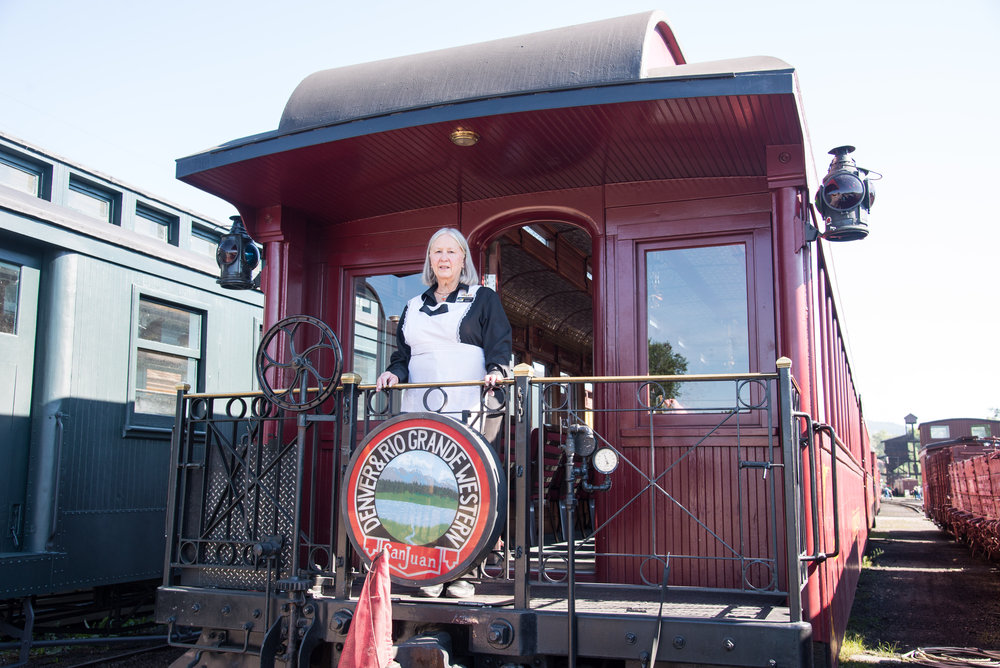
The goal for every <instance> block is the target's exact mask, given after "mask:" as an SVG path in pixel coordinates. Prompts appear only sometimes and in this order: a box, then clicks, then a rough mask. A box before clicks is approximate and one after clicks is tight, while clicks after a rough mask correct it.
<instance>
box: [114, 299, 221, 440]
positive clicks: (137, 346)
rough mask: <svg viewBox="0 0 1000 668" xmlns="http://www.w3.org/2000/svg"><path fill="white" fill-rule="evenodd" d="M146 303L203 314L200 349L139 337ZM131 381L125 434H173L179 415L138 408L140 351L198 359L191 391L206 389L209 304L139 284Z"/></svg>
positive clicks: (132, 336) (131, 322)
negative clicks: (147, 411) (140, 286)
mask: <svg viewBox="0 0 1000 668" xmlns="http://www.w3.org/2000/svg"><path fill="white" fill-rule="evenodd" d="M143 302H147V303H154V304H160V305H162V306H167V307H170V308H175V309H180V310H183V311H187V312H189V313H191V314H193V315H197V316H198V317H199V319H200V320H199V325H200V326H199V332H198V334H197V336H196V337H195V339H196V340H195V341H189V344H191V343H196V344H197V348H195V347H193V346H192V345H188V346H176V345H171V344H168V343H161V342H159V341H149V340H146V339H142V338H140V337H139V314H140V311H141V305H142V303H143ZM129 327H130V333H129V374H128V377H129V382H128V396H127V399H126V405H127V412H126V418H125V429H124V431H125V434H126V435H129V433H136V432H144V435H147V434H148V433H160V434H165V435H167V436H169V434H170V433H171V431H172V429H173V424H174V419H175V417H176V416H175V414H174V413H170V414H168V415H161V414H157V413H144V412H139V411H137V410H136V407H135V404H136V394H137V390H138V387H137V385H138V382H139V369H138V364H139V353H140V351H143V350H145V351H151V352H157V353H164V354H169V355H176V356H181V357H186V358H187V359H189V360H191V359H193V360H195V372H194V376H195V377H194V378H189V379H188V383H189V384H190V385H191V389H190V392H204V391H205V378H206V360H205V351H206V341H207V331H208V307H207V305H205V304H198V303H194V302H191V301H185V300H178V299H177V298H176V297H175V296H171V295H167V294H165V293H161V292H157V291H154V290H148V289H140V288H138V287H137V286H136V287H133V290H132V311H131V315H130V317H129Z"/></svg>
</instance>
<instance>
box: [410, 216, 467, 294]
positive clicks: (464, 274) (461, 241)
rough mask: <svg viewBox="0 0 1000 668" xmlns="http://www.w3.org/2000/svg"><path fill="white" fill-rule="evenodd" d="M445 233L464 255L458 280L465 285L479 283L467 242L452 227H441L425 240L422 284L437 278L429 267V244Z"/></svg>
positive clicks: (430, 282) (432, 282)
mask: <svg viewBox="0 0 1000 668" xmlns="http://www.w3.org/2000/svg"><path fill="white" fill-rule="evenodd" d="M445 234H447V235H448V236H450V237H451V238H452V239H454V240H455V241H457V242H458V245H459V247H460V248H461V249H462V253H463V254H464V255H465V261H464V262H462V274H461V275H460V276H459V277H458V280H459V282H461V283H465V284H466V285H476V284H477V283H479V274H478V273H477V272H476V267H475V266H474V265H473V264H472V260H471V259H470V257H469V256H470V255H471V252H470V251H469V242H468V241H466V240H465V237H464V236H462V233H461V232H459V231H458V230H456V229H455V228H454V227H442V228H441V229H440V230H438V231H437V232H435V233H434V235H433V236H432V237H431V240H430V241H428V242H427V250H425V251H424V275H423V276H422V278H423V281H424V285H434V284H435V283H436V282H437V279H436V278H435V277H434V271H433V270H432V269H431V246H433V245H434V242H435V241H437V240H438V239H440V238H441V237H442V236H444V235H445Z"/></svg>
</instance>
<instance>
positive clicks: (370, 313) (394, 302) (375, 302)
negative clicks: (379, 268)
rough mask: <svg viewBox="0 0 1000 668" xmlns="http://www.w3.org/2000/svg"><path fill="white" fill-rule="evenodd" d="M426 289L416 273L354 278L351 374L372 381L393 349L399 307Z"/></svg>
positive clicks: (387, 362) (383, 367) (385, 364)
mask: <svg viewBox="0 0 1000 668" xmlns="http://www.w3.org/2000/svg"><path fill="white" fill-rule="evenodd" d="M426 289H427V286H426V285H424V284H423V281H422V280H421V279H420V274H419V273H417V274H409V275H403V276H396V275H393V274H385V275H381V276H365V277H359V278H356V279H354V367H353V370H354V373H357V374H360V375H361V378H362V382H363V383H374V382H375V379H376V378H378V375H379V374H380V373H382V372H383V371H385V368H386V367H387V366H389V357H390V356H391V355H392V353H393V352H394V351H395V350H396V325H397V324H398V323H399V317H400V316H401V315H402V314H403V307H405V306H406V302H407V301H409V300H410V299H411V298H413V297H416V296H417V295H418V294H420V293H421V292H423V291H424V290H426Z"/></svg>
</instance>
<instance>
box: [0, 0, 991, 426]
mask: <svg viewBox="0 0 1000 668" xmlns="http://www.w3.org/2000/svg"><path fill="white" fill-rule="evenodd" d="M651 9H660V10H663V11H664V12H665V13H666V15H667V17H668V21H669V23H670V25H671V27H672V29H673V30H674V33H675V35H676V36H677V39H678V41H679V43H680V46H681V49H682V50H683V52H684V54H685V56H686V58H687V60H688V61H689V62H700V61H708V60H718V59H723V58H734V57H742V56H752V55H768V56H775V57H777V58H781V59H782V60H785V61H786V62H788V63H790V64H791V65H793V66H794V67H795V68H796V69H797V70H798V73H799V78H800V85H801V88H802V95H803V99H804V104H805V115H806V121H807V123H808V125H809V129H810V132H811V138H812V148H813V154H814V156H815V161H816V165H817V169H818V170H819V171H820V172H821V173H822V172H825V169H826V166H827V164H828V163H829V156H827V155H826V152H827V151H828V150H829V149H830V148H832V147H834V146H838V145H841V144H853V145H855V146H856V147H857V152H856V153H855V158H856V159H857V161H858V164H859V165H861V166H863V167H868V168H870V169H873V170H875V171H878V172H881V173H882V174H883V175H884V178H883V179H882V181H880V182H879V183H878V187H879V190H878V196H877V197H878V198H877V200H876V203H875V207H874V209H873V211H872V220H871V234H870V236H869V237H868V239H866V240H864V241H855V242H850V243H841V244H837V245H836V246H835V247H834V249H833V250H834V257H835V261H836V265H837V269H838V272H839V273H838V275H839V286H840V296H841V304H842V307H843V311H844V317H845V319H846V321H847V326H848V329H849V335H850V339H851V347H852V351H851V352H852V354H853V367H854V372H855V376H856V379H857V383H858V387H859V389H860V390H861V392H862V396H863V401H864V405H865V412H866V415H867V417H868V419H869V421H872V422H894V423H897V424H902V418H903V416H905V415H906V414H908V413H913V414H915V415H916V416H917V417H918V418H919V419H920V420H921V421H927V420H935V419H942V418H948V417H985V416H987V415H988V413H989V411H990V409H992V408H1000V300H998V283H1000V281H998V274H1000V269H998V267H997V264H998V262H997V260H998V253H1000V214H998V213H997V198H996V191H995V190H994V188H996V187H997V186H996V183H997V180H998V179H997V176H998V171H1000V170H998V167H997V162H998V160H1000V136H998V134H1000V133H998V130H997V126H996V124H997V121H996V115H997V110H998V109H1000V93H998V75H997V67H998V65H1000V47H998V46H997V44H998V43H1000V40H998V39H997V38H996V35H997V34H998V32H1000V2H997V1H996V0H959V1H958V2H952V3H943V2H927V1H923V0H912V1H904V0H895V1H887V0H882V1H880V0H865V1H856V0H841V1H840V2H835V3H830V2H824V3H819V2H808V1H807V2H802V1H801V0H775V1H772V2H768V1H765V2H759V3H748V2H745V0H740V1H736V0H724V1H719V2H712V1H711V0H699V1H693V0H654V2H648V0H647V1H643V2H639V3H636V2H633V1H632V0H619V1H618V2H597V1H593V0H576V1H574V2H546V1H545V0H531V1H524V0H505V1H504V2H501V3H496V5H495V6H494V5H493V4H491V3H485V2H478V3H445V2H439V1H437V0H423V1H422V2H397V1H393V2H381V1H379V0H371V1H370V2H366V3H355V2H350V3H348V2H346V1H344V0H341V1H337V2H333V1H328V2H320V1H313V2H307V1H303V0H286V1H285V2H283V3H278V2H273V1H270V2H262V1H260V0H224V1H213V0H170V1H169V2H136V1H135V0H88V1H86V2H84V1H83V0H48V1H43V2H39V1H37V0H0V57H2V62H3V66H2V67H0V130H2V131H3V132H6V133H8V134H10V135H13V136H15V137H18V138H20V139H23V140H25V141H27V142H29V143H32V144H35V145H37V146H39V147H41V148H42V149H45V150H48V151H50V152H54V153H57V154H59V155H61V156H63V157H65V158H67V159H69V160H71V161H75V162H79V163H82V164H84V165H86V166H88V167H91V168H93V169H96V170H97V171H100V172H103V173H105V174H107V175H110V176H113V177H115V178H117V179H119V180H121V181H123V182H125V183H127V184H129V185H132V186H136V187H139V188H141V189H143V190H146V191H149V192H151V193H153V194H155V195H158V196H160V197H163V198H165V199H167V200H169V201H172V202H174V203H175V204H177V205H180V206H181V207H183V208H188V209H193V210H195V211H198V212H200V213H202V214H204V215H207V216H209V217H212V218H214V219H217V220H223V221H224V220H225V219H226V218H227V217H228V216H229V215H231V214H233V213H235V212H234V211H233V210H232V209H231V207H229V205H227V204H226V203H224V202H222V201H221V200H218V199H216V198H214V197H211V196H209V195H206V194H204V193H201V192H200V191H198V190H195V189H193V188H191V187H189V186H186V185H185V184H183V183H180V182H179V181H177V180H176V179H175V178H174V160H176V159H177V158H180V157H183V156H186V155H190V154H192V153H196V152H199V151H201V150H204V149H206V148H209V147H211V146H214V145H216V144H219V143H222V142H226V141H229V140H232V139H236V138H239V137H245V136H247V135H251V134H256V133H258V132H264V131H268V130H273V129H275V128H276V127H277V125H278V119H279V118H280V116H281V111H282V109H283V107H284V104H285V101H286V100H287V99H288V96H289V94H290V93H291V92H292V90H293V89H294V88H295V86H296V85H297V84H298V83H299V82H300V81H301V80H302V79H303V78H304V77H305V76H307V75H308V74H310V73H312V72H314V71H316V70H320V69H326V68H330V67H338V66H342V65H349V64H353V63H358V62H367V61H371V60H380V59H383V58H389V57H394V56H401V55H406V54H410V53H418V52H422V51H430V50H434V49H439V48H444V47H449V46H458V45H461V44H471V43H475V42H481V41H485V40H489V39H495V38H499V37H507V36H511V35H518V34H523V33H528V32H535V31H538V30H545V29H549V28H556V27H561V26H565V25H572V24H576V23H584V22H587V21H593V20H598V19H603V18H609V17H612V16H621V15H625V14H632V13H636V12H642V11H647V10H651Z"/></svg>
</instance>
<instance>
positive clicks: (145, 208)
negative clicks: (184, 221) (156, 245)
mask: <svg viewBox="0 0 1000 668" xmlns="http://www.w3.org/2000/svg"><path fill="white" fill-rule="evenodd" d="M135 217H136V218H137V219H138V218H144V219H146V220H148V221H150V222H152V223H154V224H156V225H162V226H163V227H164V228H166V230H167V238H166V239H160V237H158V236H153V235H151V234H146V233H145V232H140V231H139V229H138V228H137V227H136V225H135V224H134V223H133V225H132V229H133V231H134V232H136V233H137V234H141V235H143V236H145V237H149V238H150V239H156V240H158V241H163V242H165V243H168V244H170V245H171V246H176V245H177V239H178V230H179V229H180V218H179V217H178V216H172V215H170V214H169V213H166V212H164V211H160V210H159V209H155V208H153V207H151V206H149V205H148V204H144V203H143V202H136V204H135Z"/></svg>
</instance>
